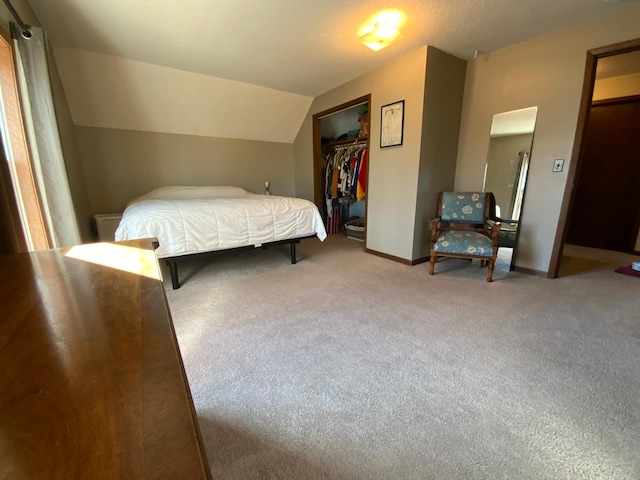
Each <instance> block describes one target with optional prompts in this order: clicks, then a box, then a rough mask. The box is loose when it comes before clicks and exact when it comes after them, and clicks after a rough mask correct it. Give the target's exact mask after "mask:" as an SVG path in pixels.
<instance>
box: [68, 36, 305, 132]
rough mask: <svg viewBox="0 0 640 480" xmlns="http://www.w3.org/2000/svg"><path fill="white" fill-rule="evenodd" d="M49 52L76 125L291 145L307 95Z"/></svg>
mask: <svg viewBox="0 0 640 480" xmlns="http://www.w3.org/2000/svg"><path fill="white" fill-rule="evenodd" d="M55 56H56V60H57V62H58V67H59V69H60V75H61V77H62V82H63V84H64V87H65V91H66V93H67V97H68V98H69V107H70V108H71V113H72V115H73V121H74V123H75V124H76V125H82V126H86V127H103V128H120V129H125V130H139V131H145V132H162V133H177V134H184V135H198V136H207V137H214V138H239V139H247V140H262V141H269V142H283V143H292V142H293V140H294V138H295V136H296V134H297V133H298V129H299V127H300V122H302V119H303V118H304V116H305V114H306V113H307V110H308V109H309V105H311V101H312V98H311V97H307V96H304V95H298V94H294V93H289V92H282V91H280V90H274V89H272V88H266V87H261V86H258V85H249V84H247V83H242V82H237V81H233V80H227V79H224V78H216V77H210V76H206V75H201V74H196V73H193V72H186V71H183V70H177V69H175V68H168V67H163V66H160V65H152V64H149V63H144V62H137V61H134V60H128V59H126V58H120V57H114V56H112V55H104V54H100V53H95V52H88V51H85V50H77V49H72V48H62V47H57V48H56V49H55Z"/></svg>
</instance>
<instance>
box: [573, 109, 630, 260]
mask: <svg viewBox="0 0 640 480" xmlns="http://www.w3.org/2000/svg"><path fill="white" fill-rule="evenodd" d="M639 210H640V96H635V97H625V98H621V99H612V100H605V101H600V102H594V103H593V104H592V107H591V110H590V114H589V121H588V125H587V132H586V136H585V147H584V154H583V158H582V164H581V167H580V172H579V173H578V180H577V184H576V192H575V197H574V201H573V208H572V211H571V218H570V220H569V229H568V233H567V243H572V244H575V245H583V246H587V247H593V248H601V249H605V250H616V251H620V252H632V251H633V249H634V245H635V241H636V238H637V235H638V214H639Z"/></svg>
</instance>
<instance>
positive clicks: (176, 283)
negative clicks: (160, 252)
mask: <svg viewBox="0 0 640 480" xmlns="http://www.w3.org/2000/svg"><path fill="white" fill-rule="evenodd" d="M167 265H169V272H170V273H171V285H172V286H173V289H174V290H177V289H179V288H180V280H178V264H177V262H176V261H175V260H167Z"/></svg>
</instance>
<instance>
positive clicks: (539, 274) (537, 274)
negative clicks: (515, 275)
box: [513, 265, 549, 278]
mask: <svg viewBox="0 0 640 480" xmlns="http://www.w3.org/2000/svg"><path fill="white" fill-rule="evenodd" d="M513 269H514V270H515V271H516V272H520V273H525V274H527V275H533V276H535V277H540V278H548V276H549V273H548V272H543V271H541V270H536V269H535V268H526V267H519V266H517V265H516V266H515V267H513Z"/></svg>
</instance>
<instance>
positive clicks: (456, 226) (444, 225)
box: [429, 192, 500, 282]
mask: <svg viewBox="0 0 640 480" xmlns="http://www.w3.org/2000/svg"><path fill="white" fill-rule="evenodd" d="M491 196H492V194H491V193H485V192H440V194H439V195H438V210H437V213H436V215H437V216H436V218H434V219H433V220H431V221H430V222H429V226H430V229H431V255H430V256H431V263H430V267H429V275H433V274H434V268H435V264H436V261H437V260H438V257H459V258H470V259H474V258H477V259H479V260H480V266H482V267H484V266H485V264H488V265H489V268H488V273H487V282H491V281H492V280H493V269H494V266H495V262H496V258H497V255H498V247H499V245H498V235H499V233H500V223H498V222H495V221H494V220H492V219H491V214H492V205H491Z"/></svg>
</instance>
